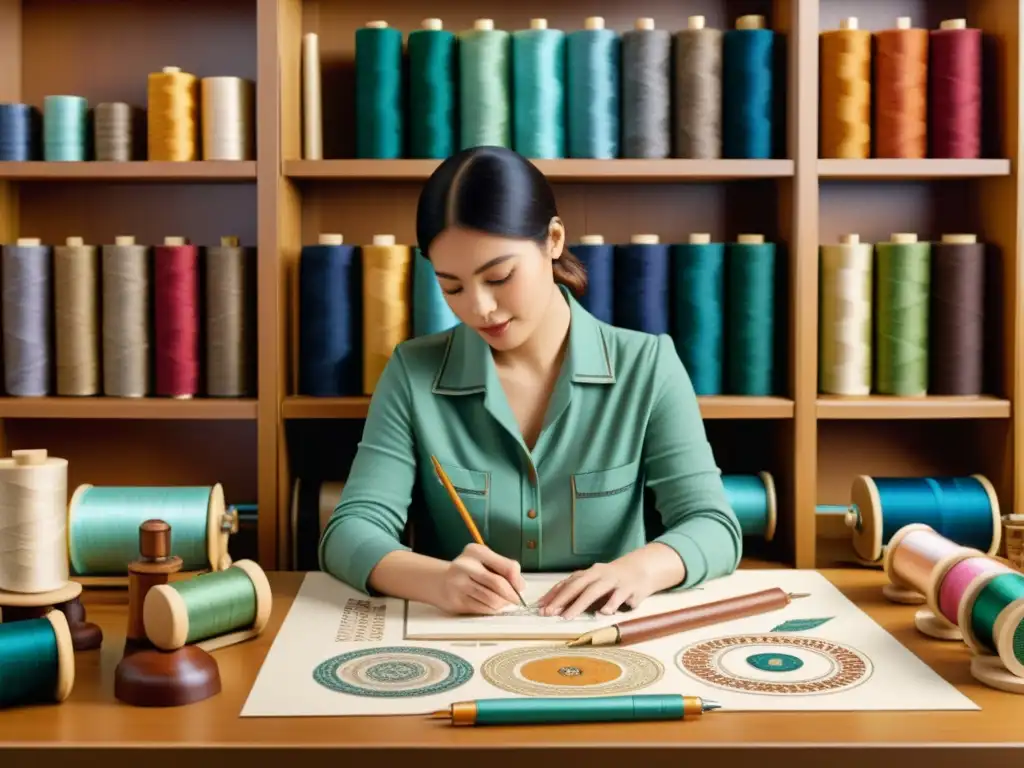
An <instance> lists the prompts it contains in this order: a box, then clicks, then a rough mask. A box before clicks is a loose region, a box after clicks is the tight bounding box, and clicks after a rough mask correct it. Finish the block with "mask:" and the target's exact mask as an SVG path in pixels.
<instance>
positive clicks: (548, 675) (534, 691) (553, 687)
mask: <svg viewBox="0 0 1024 768" xmlns="http://www.w3.org/2000/svg"><path fill="white" fill-rule="evenodd" d="M480 672H481V674H483V676H484V678H485V679H486V680H487V682H489V683H491V685H494V686H495V687H497V688H501V689H502V690H504V691H508V692H509V693H517V694H521V695H524V696H608V695H613V694H625V693H630V692H632V691H638V690H640V689H641V688H646V687H647V686H649V685H651V684H652V683H655V682H657V681H658V680H660V679H661V676H662V675H663V674H664V673H665V668H664V667H663V666H662V664H661V662H659V661H658V660H657V659H653V658H651V657H650V656H647V655H646V654H643V653H638V652H636V651H630V650H626V649H623V648H606V649H602V648H581V649H575V648H551V647H550V646H548V647H530V648H513V649H511V650H508V651H503V652H502V653H499V654H496V655H494V656H492V657H491V658H489V659H488V660H487V661H485V662H484V664H483V666H482V667H481V670H480Z"/></svg>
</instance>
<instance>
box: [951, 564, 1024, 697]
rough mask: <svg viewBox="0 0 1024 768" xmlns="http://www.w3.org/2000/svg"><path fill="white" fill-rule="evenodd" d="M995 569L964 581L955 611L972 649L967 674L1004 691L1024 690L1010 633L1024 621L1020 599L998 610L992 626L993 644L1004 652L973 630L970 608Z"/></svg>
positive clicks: (1023, 602)
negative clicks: (988, 645) (989, 645)
mask: <svg viewBox="0 0 1024 768" xmlns="http://www.w3.org/2000/svg"><path fill="white" fill-rule="evenodd" d="M998 575H1000V574H999V573H982V574H979V575H978V576H977V577H975V578H974V580H973V581H971V583H970V584H968V585H967V589H965V590H964V595H963V598H962V599H961V600H960V607H959V610H958V611H957V624H958V625H959V627H960V632H961V634H962V635H963V640H964V643H966V644H967V647H968V648H970V649H971V650H972V651H973V652H974V654H975V655H974V656H973V658H972V659H971V676H972V677H974V679H975V680H977V681H978V682H980V683H983V684H984V685H987V686H989V687H990V688H995V689H996V690H999V691H1005V692H1006V693H1018V694H1024V665H1022V664H1021V663H1020V661H1018V660H1017V659H1016V657H1014V655H1013V633H1014V632H1015V630H1016V629H1017V627H1018V626H1019V625H1020V623H1021V622H1022V621H1024V600H1017V601H1016V602H1014V603H1012V604H1011V605H1009V606H1007V607H1006V608H1005V609H1003V611H1002V612H1001V613H1000V614H999V617H998V618H997V619H996V623H995V625H994V626H993V628H992V630H993V631H992V638H993V640H994V641H995V644H996V647H997V648H999V649H1000V650H1001V651H1005V653H1000V654H999V655H995V654H993V653H992V652H991V651H990V650H989V649H988V648H985V647H984V646H982V645H981V643H980V642H979V641H978V638H977V637H976V636H975V634H974V627H973V622H972V620H971V619H972V612H973V608H974V601H975V600H977V599H978V595H979V594H981V591H982V590H983V589H984V588H985V586H986V585H987V584H988V583H989V582H990V581H992V580H993V579H994V578H996V576H998Z"/></svg>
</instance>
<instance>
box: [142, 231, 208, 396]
mask: <svg viewBox="0 0 1024 768" xmlns="http://www.w3.org/2000/svg"><path fill="white" fill-rule="evenodd" d="M153 278H154V279H153V283H154V286H153V290H154V297H153V303H154V310H155V315H156V317H155V318H154V325H155V331H156V333H155V339H156V355H155V356H156V392H157V394H158V395H163V396H166V397H191V396H192V395H195V394H196V393H197V392H198V391H199V249H198V248H196V246H194V245H186V244H185V241H184V239H183V238H180V237H167V238H164V244H163V245H158V246H156V248H154V264H153Z"/></svg>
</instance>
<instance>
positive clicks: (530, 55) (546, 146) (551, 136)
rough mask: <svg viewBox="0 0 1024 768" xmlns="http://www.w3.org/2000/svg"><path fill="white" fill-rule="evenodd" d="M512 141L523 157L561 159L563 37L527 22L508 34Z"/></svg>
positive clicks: (535, 21)
mask: <svg viewBox="0 0 1024 768" xmlns="http://www.w3.org/2000/svg"><path fill="white" fill-rule="evenodd" d="M512 92H513V97H514V105H513V107H512V120H513V139H512V145H513V147H514V148H515V150H516V152H518V153H519V154H521V155H523V156H524V157H530V158H536V159H555V158H561V157H565V33H564V32H562V31H561V30H558V29H548V21H547V19H531V20H530V28H529V29H520V30H517V31H515V32H513V33H512Z"/></svg>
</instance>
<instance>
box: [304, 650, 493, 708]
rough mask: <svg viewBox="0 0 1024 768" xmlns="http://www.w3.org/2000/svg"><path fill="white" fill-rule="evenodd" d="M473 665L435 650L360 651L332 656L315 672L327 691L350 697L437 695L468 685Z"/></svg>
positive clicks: (314, 674)
mask: <svg viewBox="0 0 1024 768" xmlns="http://www.w3.org/2000/svg"><path fill="white" fill-rule="evenodd" d="M472 677H473V665H472V664H470V663H469V662H468V661H466V660H465V659H463V658H462V657H460V656H456V655H455V654H454V653H448V652H447V651H442V650H438V649H436V648H415V647H412V646H391V647H385V648H360V649H359V650H357V651H349V652H348V653H343V654H340V655H339V656H333V657H332V658H330V659H327V660H326V661H323V662H321V663H320V664H318V665H317V666H316V668H315V669H314V670H313V679H314V680H316V682H318V683H319V684H320V685H322V686H323V687H324V688H327V689H328V690H331V691H336V692H337V693H347V694H349V695H351V696H371V697H376V698H400V697H406V696H434V695H436V694H439V693H445V692H446V691H450V690H452V689H454V688H458V687H459V686H460V685H463V684H464V683H466V682H467V681H468V680H470V678H472Z"/></svg>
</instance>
